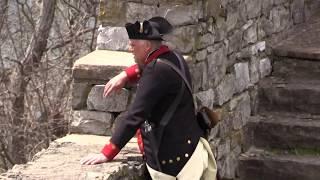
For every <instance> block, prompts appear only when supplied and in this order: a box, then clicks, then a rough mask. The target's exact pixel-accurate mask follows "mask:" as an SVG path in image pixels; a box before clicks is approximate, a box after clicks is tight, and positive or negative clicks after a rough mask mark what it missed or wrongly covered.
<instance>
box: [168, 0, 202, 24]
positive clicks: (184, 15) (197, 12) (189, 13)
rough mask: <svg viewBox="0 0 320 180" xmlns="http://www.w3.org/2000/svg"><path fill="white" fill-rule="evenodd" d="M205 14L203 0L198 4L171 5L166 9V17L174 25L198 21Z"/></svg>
mask: <svg viewBox="0 0 320 180" xmlns="http://www.w3.org/2000/svg"><path fill="white" fill-rule="evenodd" d="M202 16H203V8H202V3H201V1H197V2H196V4H193V5H188V6H183V5H178V6H171V7H169V8H168V9H167V11H166V16H165V17H166V19H168V21H169V22H170V23H171V24H172V25H173V26H182V25H190V24H196V23H198V21H199V19H201V18H202Z"/></svg>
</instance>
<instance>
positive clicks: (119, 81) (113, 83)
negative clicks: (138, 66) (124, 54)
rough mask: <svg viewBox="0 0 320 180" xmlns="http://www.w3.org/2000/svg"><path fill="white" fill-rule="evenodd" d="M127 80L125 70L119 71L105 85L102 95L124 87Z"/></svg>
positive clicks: (105, 95)
mask: <svg viewBox="0 0 320 180" xmlns="http://www.w3.org/2000/svg"><path fill="white" fill-rule="evenodd" d="M127 81H128V77H127V74H126V72H124V71H123V72H121V73H120V74H118V75H116V76H115V77H113V78H112V79H110V81H109V82H108V83H107V84H106V85H105V87H104V91H103V97H107V96H109V95H110V93H111V92H113V91H118V90H120V89H121V88H123V87H124V85H125V84H126V82H127Z"/></svg>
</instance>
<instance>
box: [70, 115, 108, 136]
mask: <svg viewBox="0 0 320 180" xmlns="http://www.w3.org/2000/svg"><path fill="white" fill-rule="evenodd" d="M112 124H113V116H112V114H111V113H106V112H97V111H86V110H80V111H73V112H72V122H71V125H70V133H80V134H93V135H110V134H111V127H112Z"/></svg>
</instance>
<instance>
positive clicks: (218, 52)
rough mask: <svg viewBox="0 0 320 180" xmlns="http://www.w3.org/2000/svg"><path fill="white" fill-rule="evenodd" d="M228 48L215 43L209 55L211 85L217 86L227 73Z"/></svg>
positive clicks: (209, 79)
mask: <svg viewBox="0 0 320 180" xmlns="http://www.w3.org/2000/svg"><path fill="white" fill-rule="evenodd" d="M226 59H227V50H226V47H225V46H224V45H222V43H221V44H219V45H215V46H214V47H213V49H212V52H211V54H209V55H208V70H209V71H208V81H209V84H210V86H211V87H215V86H217V84H218V83H219V82H220V81H221V79H222V78H223V76H224V75H225V74H226V69H227V67H226V63H227V62H226Z"/></svg>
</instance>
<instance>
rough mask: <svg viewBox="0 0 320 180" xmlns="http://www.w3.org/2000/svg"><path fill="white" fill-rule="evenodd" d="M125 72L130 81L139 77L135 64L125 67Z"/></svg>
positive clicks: (134, 80)
mask: <svg viewBox="0 0 320 180" xmlns="http://www.w3.org/2000/svg"><path fill="white" fill-rule="evenodd" d="M125 72H126V74H127V77H128V79H129V81H130V82H136V81H138V79H139V78H140V77H139V76H140V75H139V72H140V71H139V67H138V65H137V64H135V65H132V66H130V67H128V68H126V69H125Z"/></svg>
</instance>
